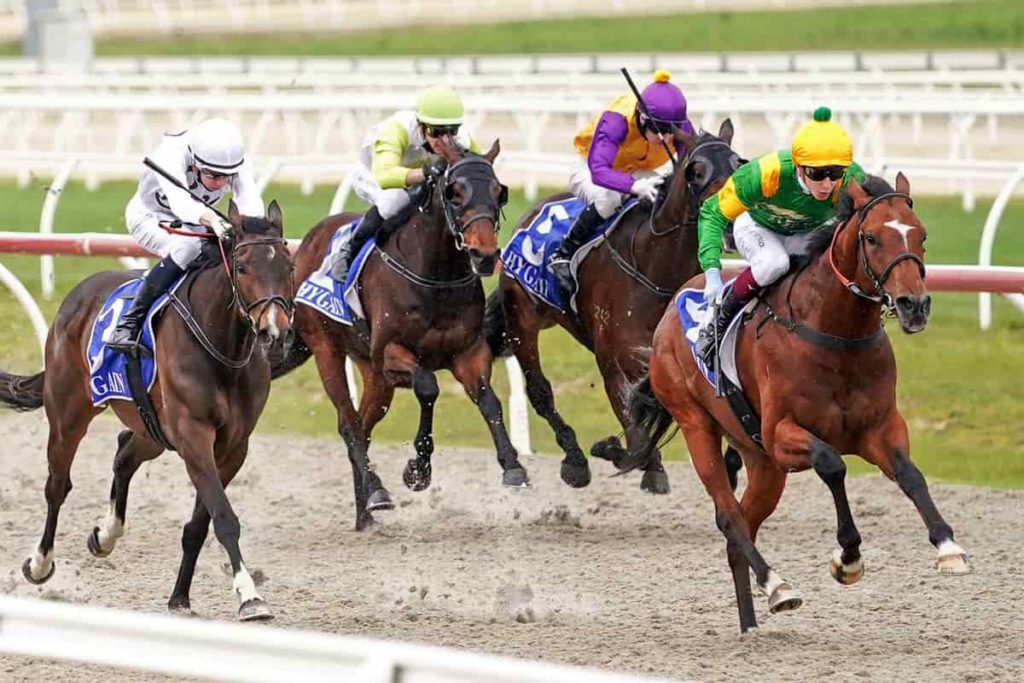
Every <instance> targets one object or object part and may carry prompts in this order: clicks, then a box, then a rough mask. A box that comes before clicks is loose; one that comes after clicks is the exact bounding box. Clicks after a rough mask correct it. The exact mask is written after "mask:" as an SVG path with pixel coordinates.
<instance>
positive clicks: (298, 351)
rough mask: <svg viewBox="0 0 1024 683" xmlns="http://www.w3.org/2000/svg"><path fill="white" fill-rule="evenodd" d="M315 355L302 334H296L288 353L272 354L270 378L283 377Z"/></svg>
mask: <svg viewBox="0 0 1024 683" xmlns="http://www.w3.org/2000/svg"><path fill="white" fill-rule="evenodd" d="M312 355H313V352H312V351H310V350H309V347H308V346H307V345H306V341H305V340H304V339H303V338H302V335H300V334H296V335H295V341H293V342H292V345H291V346H290V347H289V348H288V351H287V352H286V353H275V352H271V354H270V379H271V380H275V379H277V378H278V377H283V376H285V375H287V374H288V373H289V372H291V371H292V370H294V369H295V368H297V367H299V366H300V365H302V364H303V363H305V362H306V361H307V360H309V357H310V356H312Z"/></svg>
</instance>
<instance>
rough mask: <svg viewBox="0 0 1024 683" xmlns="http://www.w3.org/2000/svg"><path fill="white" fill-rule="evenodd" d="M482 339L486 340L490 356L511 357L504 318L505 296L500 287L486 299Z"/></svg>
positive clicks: (506, 319)
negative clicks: (489, 348)
mask: <svg viewBox="0 0 1024 683" xmlns="http://www.w3.org/2000/svg"><path fill="white" fill-rule="evenodd" d="M484 338H486V339H487V345H488V346H490V347H491V355H493V356H494V357H495V358H498V357H499V356H510V355H512V348H511V344H509V338H508V318H506V317H505V294H504V292H503V291H502V289H501V285H498V288H497V289H496V290H494V291H493V292H491V295H490V296H489V297H487V306H486V308H484Z"/></svg>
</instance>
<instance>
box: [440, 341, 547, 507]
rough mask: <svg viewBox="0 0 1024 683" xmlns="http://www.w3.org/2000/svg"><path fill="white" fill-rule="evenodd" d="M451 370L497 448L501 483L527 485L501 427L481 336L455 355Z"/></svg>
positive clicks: (516, 454) (517, 460)
mask: <svg viewBox="0 0 1024 683" xmlns="http://www.w3.org/2000/svg"><path fill="white" fill-rule="evenodd" d="M451 371H452V374H453V375H455V379H457V380H459V382H460V383H461V384H462V387H463V389H465V390H466V394H468V395H469V397H470V398H471V399H472V400H473V402H474V403H475V404H476V406H477V408H479V410H480V414H481V415H483V417H484V421H485V422H486V423H487V428H488V429H489V430H490V432H491V438H492V439H493V440H494V446H495V448H496V449H497V452H498V464H500V465H501V468H502V470H503V473H502V475H501V483H503V484H504V485H505V486H518V487H522V486H529V483H530V481H529V476H528V475H527V474H526V468H525V467H523V466H522V464H521V463H520V462H519V454H518V453H517V452H516V449H515V446H513V445H512V440H511V439H509V436H508V430H506V429H505V419H504V416H503V415H502V411H501V401H499V400H498V396H497V395H496V394H495V393H494V390H493V389H492V388H491V352H490V350H489V349H488V348H487V343H486V342H485V341H484V340H483V338H481V339H478V340H477V342H476V343H475V344H473V346H471V347H470V348H469V349H468V350H466V351H465V352H463V353H462V354H460V355H459V356H457V357H456V358H455V360H454V361H453V363H452V366H451Z"/></svg>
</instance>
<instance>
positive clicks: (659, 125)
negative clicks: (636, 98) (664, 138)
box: [640, 114, 679, 135]
mask: <svg viewBox="0 0 1024 683" xmlns="http://www.w3.org/2000/svg"><path fill="white" fill-rule="evenodd" d="M640 123H641V125H643V127H644V128H646V129H647V130H650V131H653V132H655V133H658V134H659V135H671V134H672V128H673V127H675V126H678V125H679V124H677V123H675V122H674V121H659V120H657V119H649V118H647V117H646V116H644V115H642V114H641V115H640Z"/></svg>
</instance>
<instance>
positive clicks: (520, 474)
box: [501, 467, 530, 488]
mask: <svg viewBox="0 0 1024 683" xmlns="http://www.w3.org/2000/svg"><path fill="white" fill-rule="evenodd" d="M501 483H502V484H504V485H505V486H514V487H516V488H527V487H529V486H530V478H529V477H528V476H526V470H525V469H524V468H522V467H511V468H509V469H507V470H505V471H504V472H503V473H502V475H501Z"/></svg>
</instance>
